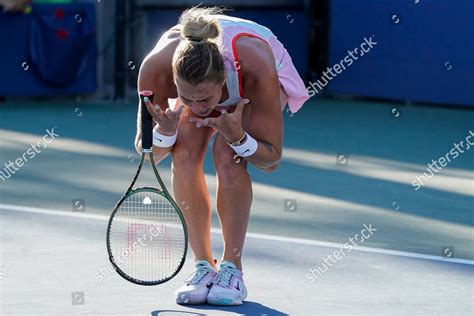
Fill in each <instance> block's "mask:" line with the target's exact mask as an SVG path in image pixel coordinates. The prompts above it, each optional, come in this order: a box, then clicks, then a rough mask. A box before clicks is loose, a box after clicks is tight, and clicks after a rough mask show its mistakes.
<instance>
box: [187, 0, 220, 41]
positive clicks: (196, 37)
mask: <svg viewBox="0 0 474 316" xmlns="http://www.w3.org/2000/svg"><path fill="white" fill-rule="evenodd" d="M222 12H223V9H220V8H217V7H212V8H199V7H193V8H191V9H188V10H186V11H184V12H183V14H182V15H181V17H180V19H179V24H181V25H182V26H183V27H182V30H181V34H182V36H183V37H185V38H186V39H188V40H190V41H192V42H203V41H207V40H209V39H216V38H218V36H219V33H220V31H221V28H220V25H219V22H218V20H217V18H216V17H215V15H217V14H221V13H222Z"/></svg>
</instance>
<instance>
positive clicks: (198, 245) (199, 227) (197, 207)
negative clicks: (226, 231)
mask: <svg viewBox="0 0 474 316" xmlns="http://www.w3.org/2000/svg"><path fill="white" fill-rule="evenodd" d="M192 116H195V115H194V114H193V113H192V112H191V111H190V110H189V109H186V110H185V112H184V113H183V114H182V115H181V119H180V122H179V124H178V139H177V141H176V144H175V146H174V148H173V151H172V152H171V154H172V157H173V163H172V178H171V179H172V183H173V193H174V197H175V200H176V203H177V204H178V206H179V207H180V209H181V211H182V212H183V215H184V217H185V220H186V223H187V227H188V235H189V244H190V246H191V249H192V250H193V253H194V257H195V260H196V261H197V260H207V261H209V263H210V264H211V265H213V266H214V265H215V264H214V260H213V257H212V254H211V238H210V228H211V205H210V198H209V192H208V190H207V186H206V181H205V179H204V172H203V161H204V157H205V155H206V152H207V148H208V142H209V139H210V137H211V136H212V134H213V132H214V131H213V129H212V128H208V127H204V128H196V126H195V124H193V123H191V122H189V118H190V117H192Z"/></svg>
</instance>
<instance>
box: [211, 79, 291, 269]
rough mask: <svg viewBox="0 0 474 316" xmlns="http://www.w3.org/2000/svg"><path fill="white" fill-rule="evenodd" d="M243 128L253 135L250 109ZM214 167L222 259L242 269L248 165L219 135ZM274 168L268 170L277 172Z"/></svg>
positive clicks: (283, 96)
mask: <svg viewBox="0 0 474 316" xmlns="http://www.w3.org/2000/svg"><path fill="white" fill-rule="evenodd" d="M280 103H281V110H282V111H283V109H284V108H285V106H286V103H287V96H286V94H285V92H284V90H283V88H282V87H280ZM242 120H243V121H242V126H243V127H244V130H246V131H248V132H249V133H250V134H251V135H252V136H254V137H256V138H258V135H255V133H253V132H252V126H254V125H256V124H258V122H257V121H256V120H252V115H251V108H248V109H245V110H244V112H243V115H242ZM213 152H214V164H215V166H216V173H217V199H216V200H217V201H216V205H217V214H218V216H219V221H220V223H221V227H222V234H223V237H224V253H223V255H222V260H229V261H232V262H233V263H235V265H236V266H237V268H239V269H240V270H242V261H241V258H242V253H243V247H244V241H245V235H246V233H247V226H248V221H249V215H250V207H251V205H252V197H253V195H252V181H251V179H250V175H249V173H248V172H247V162H246V161H245V160H244V159H243V158H240V159H239V158H238V159H237V160H236V159H234V156H235V152H234V151H233V150H232V149H231V148H230V146H229V145H227V143H226V142H225V140H224V138H223V137H222V136H221V135H219V134H218V135H217V136H216V140H215V142H214V148H213ZM276 167H277V166H276V165H275V166H272V167H270V168H269V170H268V171H273V170H275V169H276Z"/></svg>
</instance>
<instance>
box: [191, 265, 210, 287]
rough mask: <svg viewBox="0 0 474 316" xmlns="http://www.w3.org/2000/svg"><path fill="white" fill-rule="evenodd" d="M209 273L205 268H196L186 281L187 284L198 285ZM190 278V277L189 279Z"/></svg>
mask: <svg viewBox="0 0 474 316" xmlns="http://www.w3.org/2000/svg"><path fill="white" fill-rule="evenodd" d="M208 273H209V270H208V269H206V267H205V266H198V267H197V269H196V271H194V272H193V273H192V274H191V275H190V276H189V277H188V279H187V280H186V283H188V284H190V285H191V284H198V283H199V282H201V280H202V278H204V277H205V276H206V275H207V274H208ZM191 276H192V277H191Z"/></svg>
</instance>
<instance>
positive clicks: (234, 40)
mask: <svg viewBox="0 0 474 316" xmlns="http://www.w3.org/2000/svg"><path fill="white" fill-rule="evenodd" d="M242 36H248V37H255V38H258V39H259V40H262V41H264V42H265V43H267V45H268V46H270V44H269V43H268V42H267V41H266V40H264V39H263V38H262V37H260V36H258V35H255V34H252V33H245V32H243V33H238V34H236V35H235V36H234V37H233V38H232V53H233V54H234V60H235V68H236V69H237V77H238V79H239V94H240V97H241V98H243V93H242V72H241V71H240V61H239V54H238V53H237V40H238V39H239V38H241V37H242Z"/></svg>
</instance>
